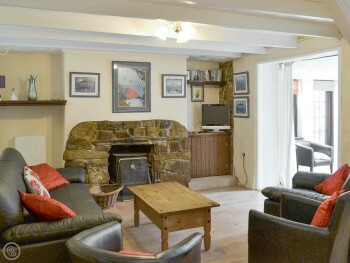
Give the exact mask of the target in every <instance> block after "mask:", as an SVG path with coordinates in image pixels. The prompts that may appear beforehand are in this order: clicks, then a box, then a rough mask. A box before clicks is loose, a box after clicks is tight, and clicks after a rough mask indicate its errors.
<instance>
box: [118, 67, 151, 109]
mask: <svg viewBox="0 0 350 263" xmlns="http://www.w3.org/2000/svg"><path fill="white" fill-rule="evenodd" d="M150 87H151V63H149V62H130V61H112V89H113V95H112V97H113V103H112V104H113V113H125V112H150V111H151V88H150Z"/></svg>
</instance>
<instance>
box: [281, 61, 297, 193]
mask: <svg viewBox="0 0 350 263" xmlns="http://www.w3.org/2000/svg"><path fill="white" fill-rule="evenodd" d="M292 85H293V80H292V63H290V62H289V63H280V64H279V65H278V76H277V100H276V103H277V105H276V106H277V111H276V114H277V116H276V120H277V123H276V124H277V126H276V128H277V149H276V150H277V156H278V157H277V158H278V160H277V162H276V165H277V172H278V175H279V183H280V184H281V185H283V186H286V187H291V186H292V177H293V175H294V174H295V173H296V171H297V164H296V152H295V143H294V139H295V138H294V119H293V88H292Z"/></svg>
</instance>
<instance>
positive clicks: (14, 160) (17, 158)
mask: <svg viewBox="0 0 350 263" xmlns="http://www.w3.org/2000/svg"><path fill="white" fill-rule="evenodd" d="M0 160H2V161H6V162H9V163H10V164H11V165H12V166H13V168H14V169H15V170H16V172H18V173H19V174H22V175H23V168H24V166H26V165H27V164H26V161H25V160H24V158H23V156H22V154H21V153H20V152H19V151H17V150H16V149H14V148H6V149H4V150H3V151H2V153H1V156H0ZM16 194H17V192H16ZM17 195H18V194H17ZM18 198H19V197H18Z"/></svg>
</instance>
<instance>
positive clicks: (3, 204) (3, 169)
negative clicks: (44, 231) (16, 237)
mask: <svg viewBox="0 0 350 263" xmlns="http://www.w3.org/2000/svg"><path fill="white" fill-rule="evenodd" d="M22 170H23V167H22ZM17 189H20V190H21V191H23V192H25V191H26V187H25V185H24V182H23V180H22V174H21V173H19V171H18V170H16V169H15V168H14V167H13V165H11V163H9V162H7V161H2V160H1V161H0V232H2V231H3V230H4V229H6V228H8V227H9V226H13V225H17V224H21V223H23V220H24V218H23V210H22V203H21V199H20V198H19V196H18V193H17Z"/></svg>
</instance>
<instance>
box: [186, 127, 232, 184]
mask: <svg viewBox="0 0 350 263" xmlns="http://www.w3.org/2000/svg"><path fill="white" fill-rule="evenodd" d="M189 137H190V140H191V170H192V171H191V177H192V178H196V177H205V176H213V175H225V174H230V170H231V169H230V168H231V164H230V152H231V151H230V133H227V132H201V133H190V134H189Z"/></svg>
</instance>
